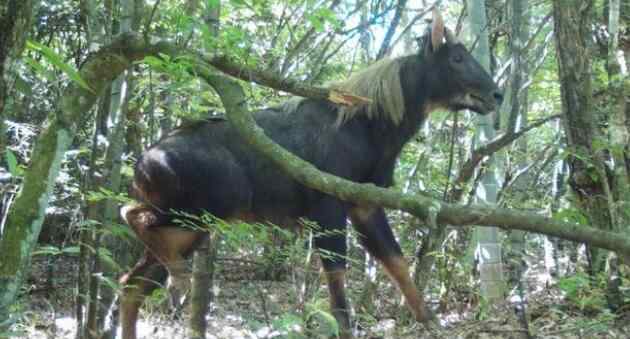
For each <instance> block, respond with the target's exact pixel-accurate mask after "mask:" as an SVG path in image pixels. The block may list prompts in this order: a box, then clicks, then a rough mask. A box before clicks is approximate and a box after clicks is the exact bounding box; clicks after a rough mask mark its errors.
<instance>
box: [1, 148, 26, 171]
mask: <svg viewBox="0 0 630 339" xmlns="http://www.w3.org/2000/svg"><path fill="white" fill-rule="evenodd" d="M5 158H6V160H7V166H8V167H9V173H11V175H12V176H14V177H17V176H20V175H22V170H21V168H20V167H18V161H17V158H16V157H15V154H13V152H12V151H11V150H10V149H7V150H6V152H5Z"/></svg>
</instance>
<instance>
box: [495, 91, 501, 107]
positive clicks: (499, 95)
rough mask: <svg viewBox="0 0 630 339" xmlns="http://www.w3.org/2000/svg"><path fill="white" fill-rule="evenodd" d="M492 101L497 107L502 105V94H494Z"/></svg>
mask: <svg viewBox="0 0 630 339" xmlns="http://www.w3.org/2000/svg"><path fill="white" fill-rule="evenodd" d="M494 99H495V100H496V101H497V103H498V104H499V105H501V104H502V103H503V93H500V92H494Z"/></svg>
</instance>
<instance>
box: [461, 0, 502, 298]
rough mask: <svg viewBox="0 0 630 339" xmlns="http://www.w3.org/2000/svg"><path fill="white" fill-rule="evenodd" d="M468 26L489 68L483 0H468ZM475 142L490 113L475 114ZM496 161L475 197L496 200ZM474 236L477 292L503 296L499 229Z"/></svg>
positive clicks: (489, 133)
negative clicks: (484, 114) (477, 270)
mask: <svg viewBox="0 0 630 339" xmlns="http://www.w3.org/2000/svg"><path fill="white" fill-rule="evenodd" d="M468 8H470V15H469V18H470V27H471V33H472V35H473V37H474V38H475V40H477V46H476V48H475V50H474V51H473V55H474V56H475V58H476V59H477V60H478V61H479V63H481V65H483V66H484V68H485V69H486V70H488V71H490V46H489V43H488V30H487V20H486V6H485V1H484V0H470V2H469V6H468ZM476 119H477V120H476V124H477V128H476V134H475V137H474V138H475V141H476V142H475V143H474V144H476V145H479V144H480V143H483V142H487V141H489V140H492V139H493V138H494V137H495V135H496V133H495V130H494V121H493V119H492V115H490V116H479V117H476ZM498 165H499V163H498V162H497V161H496V159H491V160H489V162H488V165H487V169H486V170H485V173H484V174H483V178H482V180H481V187H480V189H478V190H477V193H476V194H477V199H478V200H479V201H482V202H485V203H489V204H495V203H496V201H497V193H498V188H499V187H500V186H501V183H500V182H501V179H500V178H499V176H498V174H499V173H500V172H499V171H498V169H497V167H496V166H498ZM474 239H475V240H476V246H477V257H478V260H479V270H480V277H481V295H482V296H483V297H484V298H485V299H486V300H487V301H489V302H494V301H499V300H501V299H503V294H504V281H503V276H502V270H503V268H502V263H501V242H500V240H499V231H498V229H497V228H496V227H479V228H477V229H476V230H475V235H474Z"/></svg>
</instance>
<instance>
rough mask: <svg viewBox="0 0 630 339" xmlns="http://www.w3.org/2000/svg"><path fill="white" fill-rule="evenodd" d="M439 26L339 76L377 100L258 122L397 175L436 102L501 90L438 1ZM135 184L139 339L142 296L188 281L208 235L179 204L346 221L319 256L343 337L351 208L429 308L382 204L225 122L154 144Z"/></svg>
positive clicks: (368, 245) (360, 178)
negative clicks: (323, 182)
mask: <svg viewBox="0 0 630 339" xmlns="http://www.w3.org/2000/svg"><path fill="white" fill-rule="evenodd" d="M429 32H430V33H428V34H427V35H426V36H425V38H424V41H425V43H424V46H423V48H421V51H420V53H418V54H416V55H410V56H406V57H401V58H397V59H393V60H385V61H380V62H378V63H376V64H375V65H372V66H371V67H368V68H367V69H366V70H364V71H363V72H361V73H359V74H358V75H356V76H353V77H351V78H350V79H348V80H347V81H344V82H341V83H338V84H334V85H332V86H334V87H337V88H340V89H344V90H346V91H349V92H351V93H354V94H356V95H360V96H365V97H368V98H370V99H371V100H372V103H370V104H368V105H364V106H360V107H352V108H347V107H341V106H338V105H335V104H333V103H331V102H328V101H324V100H315V99H300V100H291V101H289V102H288V103H286V104H284V105H282V106H280V107H276V108H270V109H265V110H262V111H258V112H255V113H253V114H254V117H255V119H256V122H257V123H258V125H259V126H260V127H262V128H263V129H264V130H265V133H266V134H267V135H268V136H269V137H270V138H272V139H273V140H274V141H275V142H277V143H278V144H280V145H282V146H283V147H285V148H286V149H288V150H289V151H291V152H293V153H294V154H296V155H298V156H300V157H301V158H303V159H305V160H307V161H309V162H311V163H313V164H314V165H315V166H317V167H318V168H319V169H320V170H322V171H326V172H328V173H332V174H334V175H337V176H340V177H343V178H346V179H349V180H352V181H355V182H359V183H372V184H375V185H378V186H382V187H388V186H391V185H392V183H393V182H392V181H393V179H392V176H393V171H394V166H395V162H396V158H397V157H398V155H399V153H400V151H401V149H402V147H403V145H405V143H406V142H407V141H408V140H409V139H411V138H412V137H413V136H414V134H415V133H416V131H417V130H418V129H419V127H420V125H421V124H422V122H423V121H424V120H425V119H426V118H427V116H428V114H429V113H430V112H431V111H433V110H435V109H438V108H446V109H450V110H460V109H470V110H472V111H475V112H477V113H480V114H486V113H488V112H490V111H492V110H494V109H495V108H496V107H497V105H498V104H500V102H501V100H502V95H501V93H500V92H499V89H498V88H497V85H496V84H495V83H494V82H493V80H492V78H491V77H490V76H489V75H488V73H487V72H486V71H484V69H483V68H482V67H481V66H480V65H479V63H477V62H476V61H475V60H474V58H473V57H472V56H471V55H470V54H469V53H468V51H467V50H466V48H465V47H464V46H463V45H462V44H460V43H458V42H456V41H455V40H454V38H453V35H452V33H451V32H450V31H449V30H448V29H445V28H444V25H443V23H442V19H441V17H440V15H439V13H437V12H434V20H433V24H432V28H431V30H430V31H429ZM132 192H133V194H134V195H135V198H137V199H138V200H139V201H140V203H139V204H134V205H129V206H126V207H125V208H123V210H122V214H123V217H124V218H125V220H126V221H127V223H128V224H129V225H130V226H131V227H132V228H133V229H134V231H135V232H136V234H137V235H138V237H139V238H140V239H141V240H142V241H143V242H144V244H145V245H146V248H147V250H146V253H145V255H144V257H143V258H142V259H141V260H140V262H138V264H137V265H136V266H135V267H134V268H133V269H132V270H131V271H130V272H129V273H128V274H126V275H124V276H123V277H122V278H121V283H123V284H124V286H125V288H124V293H123V297H122V304H121V311H122V312H121V315H122V326H123V337H124V338H125V339H135V337H136V332H135V331H136V330H135V326H136V321H137V317H138V309H139V307H140V306H141V304H142V301H143V299H144V296H145V295H147V293H149V292H150V291H151V290H152V289H154V288H155V287H156V286H158V284H159V283H161V282H164V280H165V279H166V277H167V273H170V274H171V276H172V277H173V278H174V280H175V281H184V280H185V277H186V274H185V271H186V270H185V268H184V267H183V266H182V261H183V258H184V257H186V256H187V255H188V254H190V253H191V252H192V251H193V249H194V248H195V244H196V243H198V241H199V240H200V239H201V237H202V236H203V233H201V232H194V231H191V230H190V229H186V228H182V227H178V226H177V225H175V224H174V222H173V221H172V216H171V215H170V214H169V213H168V211H171V210H184V211H186V212H188V213H198V212H200V211H208V212H210V213H212V214H213V215H215V216H216V217H219V218H221V219H226V220H233V219H241V220H246V221H256V222H272V223H274V224H278V225H285V226H287V227H289V226H291V225H297V224H298V223H299V222H298V219H300V218H306V219H310V220H311V221H313V222H316V223H318V224H319V225H320V227H322V228H323V229H324V230H326V231H338V232H326V234H327V235H326V236H318V237H316V239H315V246H316V247H317V249H319V250H323V251H329V252H332V253H336V254H339V255H338V256H322V257H321V261H322V264H323V268H324V272H325V275H326V278H327V282H328V289H329V292H330V306H331V309H332V313H333V315H334V316H335V318H336V319H337V321H338V323H339V325H340V326H339V327H340V331H341V333H340V337H342V338H351V337H352V332H351V327H350V319H349V312H348V309H349V307H348V303H347V301H346V295H345V291H344V285H345V278H344V272H345V270H346V262H345V259H344V257H345V255H346V236H345V234H346V219H347V218H350V220H351V221H352V226H353V227H354V229H355V230H356V231H357V232H358V234H359V238H360V241H361V242H362V244H363V246H364V247H365V249H366V250H367V251H368V252H369V253H370V254H371V255H372V256H374V257H375V258H377V259H378V261H379V262H380V263H381V264H382V265H383V266H384V268H385V270H386V271H387V273H388V274H389V275H390V276H391V278H392V279H393V280H394V282H395V283H396V284H397V285H398V286H399V288H400V290H401V291H402V293H403V295H404V296H405V299H406V302H407V304H408V305H409V307H410V309H411V311H412V312H413V314H414V316H415V318H416V319H417V320H418V321H426V320H428V319H430V318H431V314H430V311H429V310H428V309H427V307H426V306H425V303H424V300H423V297H422V294H421V293H420V292H418V291H417V290H416V289H415V287H414V285H413V283H412V281H411V279H410V275H409V270H408V265H407V263H406V262H405V259H404V258H403V255H402V253H401V250H400V247H399V245H398V243H397V241H396V239H395V237H394V234H393V233H392V229H391V228H390V226H389V224H388V221H387V217H386V214H385V212H384V210H383V208H381V207H378V206H362V205H356V204H352V203H348V202H344V201H341V200H339V199H337V198H335V197H333V196H329V195H326V194H323V193H320V192H318V191H315V190H312V189H309V188H307V187H305V186H302V185H301V184H299V183H297V182H295V181H294V180H292V179H291V178H289V177H288V176H287V175H286V174H284V173H283V172H282V170H280V169H279V168H278V167H277V166H275V165H274V164H273V163H272V162H271V161H269V160H267V159H265V158H264V157H262V156H261V155H259V154H258V153H257V152H255V151H254V150H252V149H250V148H249V147H248V146H247V145H246V144H245V142H244V141H242V140H241V139H240V137H239V136H238V135H237V133H236V131H235V130H234V129H233V128H232V127H231V126H230V124H228V123H227V122H222V121H209V122H205V123H200V124H196V125H192V126H188V127H183V128H180V129H177V130H175V131H174V132H173V133H171V134H169V135H168V136H166V137H164V138H163V139H162V140H160V141H159V142H158V143H157V144H155V145H153V146H152V147H151V148H149V149H148V150H147V151H146V152H145V153H144V154H143V155H142V157H141V158H140V159H139V161H138V163H137V165H136V170H135V177H134V182H133V187H132Z"/></svg>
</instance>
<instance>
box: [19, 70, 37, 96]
mask: <svg viewBox="0 0 630 339" xmlns="http://www.w3.org/2000/svg"><path fill="white" fill-rule="evenodd" d="M15 89H17V90H18V92H20V93H22V95H24V96H30V95H32V94H33V89H32V88H31V84H29V83H28V82H27V81H26V80H24V78H22V77H21V76H19V75H18V76H17V77H16V78H15Z"/></svg>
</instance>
